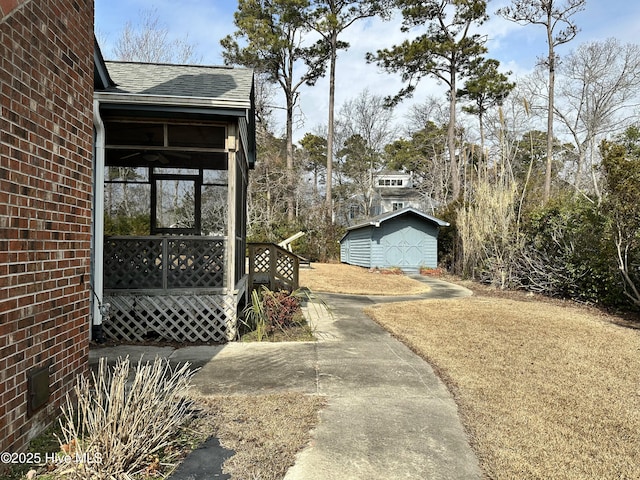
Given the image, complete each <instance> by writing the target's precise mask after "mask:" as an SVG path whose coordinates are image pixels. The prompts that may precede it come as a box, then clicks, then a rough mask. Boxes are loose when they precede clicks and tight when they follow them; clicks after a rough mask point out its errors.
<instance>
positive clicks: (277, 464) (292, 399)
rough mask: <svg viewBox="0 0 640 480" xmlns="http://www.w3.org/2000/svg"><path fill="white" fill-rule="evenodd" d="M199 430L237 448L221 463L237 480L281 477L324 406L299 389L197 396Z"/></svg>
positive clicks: (308, 434)
mask: <svg viewBox="0 0 640 480" xmlns="http://www.w3.org/2000/svg"><path fill="white" fill-rule="evenodd" d="M198 402H199V404H200V405H201V406H202V407H203V412H202V416H201V418H200V419H199V420H198V427H197V428H198V430H200V431H202V432H206V436H208V435H212V434H213V435H215V436H217V437H218V438H219V440H220V444H221V445H222V446H223V447H224V448H226V449H229V450H233V451H235V452H236V453H235V454H234V455H233V456H232V457H231V458H229V459H228V460H227V461H226V462H225V463H224V465H223V472H224V473H227V474H230V475H231V478H233V479H235V480H250V479H260V480H280V479H282V478H283V477H284V475H285V473H286V472H287V470H288V469H289V467H290V466H292V465H293V463H294V462H295V456H296V454H297V453H298V452H299V451H300V450H302V449H303V448H304V447H306V446H307V444H308V442H309V440H310V435H311V433H310V432H311V430H312V429H313V428H314V427H315V425H316V424H317V423H318V412H319V410H320V409H321V408H322V407H323V405H324V400H323V399H322V398H321V397H317V396H311V395H303V394H300V393H283V394H273V395H251V396H246V395H239V396H220V397H199V398H198Z"/></svg>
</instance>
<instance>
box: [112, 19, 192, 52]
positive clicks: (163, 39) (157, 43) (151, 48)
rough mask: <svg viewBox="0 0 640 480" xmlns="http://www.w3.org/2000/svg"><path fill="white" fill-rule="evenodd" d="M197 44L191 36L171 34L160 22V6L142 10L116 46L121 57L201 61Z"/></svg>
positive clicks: (125, 28) (125, 27) (128, 25)
mask: <svg viewBox="0 0 640 480" xmlns="http://www.w3.org/2000/svg"><path fill="white" fill-rule="evenodd" d="M195 51H196V47H195V45H194V44H192V43H190V42H189V40H188V37H186V36H185V37H184V38H171V35H170V32H169V29H168V27H167V26H166V25H163V24H162V23H160V19H159V18H158V11H157V9H149V10H143V11H141V12H140V21H139V22H138V23H136V24H134V23H132V22H130V21H129V22H127V23H126V24H125V25H124V28H123V30H122V33H121V35H120V38H118V40H117V42H116V45H115V47H114V54H115V56H116V58H117V59H118V60H124V61H128V62H148V63H177V64H186V63H191V64H194V63H200V62H201V61H202V57H200V56H198V55H196V53H195Z"/></svg>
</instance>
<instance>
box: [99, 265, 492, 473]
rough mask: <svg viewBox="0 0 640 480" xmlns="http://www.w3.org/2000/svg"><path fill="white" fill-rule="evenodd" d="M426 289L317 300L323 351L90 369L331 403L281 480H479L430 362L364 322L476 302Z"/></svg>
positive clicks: (297, 348) (183, 355) (245, 352)
mask: <svg viewBox="0 0 640 480" xmlns="http://www.w3.org/2000/svg"><path fill="white" fill-rule="evenodd" d="M420 280H421V281H426V282H428V283H429V284H430V285H431V286H432V290H431V292H429V294H425V295H420V296H418V297H416V296H413V297H406V298H398V297H378V296H350V295H333V294H331V295H330V294H321V295H320V296H319V297H320V298H321V299H322V300H323V301H324V303H325V304H326V305H327V306H328V307H329V310H330V312H329V311H327V309H326V308H325V306H324V305H323V304H322V303H321V302H318V301H312V302H310V303H309V304H308V305H307V307H306V308H305V313H306V315H307V317H308V318H309V319H310V321H311V322H312V323H313V324H314V325H315V326H316V335H317V337H318V338H319V340H318V341H317V342H305V343H294V342H287V343H229V344H226V345H222V346H202V347H199V346H195V347H185V348H179V349H172V348H169V347H162V348H158V347H155V348H154V347H137V346H136V347H131V346H127V347H124V346H122V347H112V348H97V349H94V350H92V351H91V352H90V356H91V357H92V360H93V361H97V360H96V359H97V358H98V357H99V356H105V355H106V356H109V357H110V358H114V357H117V356H119V355H126V354H128V355H129V356H130V357H131V358H133V359H135V358H136V357H137V356H139V355H140V354H141V353H143V354H144V356H145V357H146V358H150V359H151V358H153V357H154V356H155V355H160V356H164V357H167V358H169V359H170V360H171V361H175V362H181V361H189V362H191V363H193V364H195V365H197V366H200V367H201V370H200V371H199V372H198V373H197V374H196V376H195V377H194V380H193V384H194V386H195V387H196V388H197V389H198V390H199V391H201V392H202V393H203V394H212V393H215V394H223V395H224V394H243V393H248V394H255V393H259V394H262V393H272V392H278V391H298V392H304V393H307V394H313V395H323V396H325V397H326V398H327V401H328V404H327V407H326V408H325V409H324V410H323V411H322V412H321V414H320V423H319V425H318V426H317V428H316V429H315V431H314V432H313V435H312V441H311V443H310V445H309V446H308V447H307V448H306V449H305V450H303V451H302V452H301V453H300V454H299V455H298V459H297V461H296V463H295V465H294V466H293V467H292V468H291V469H290V470H289V472H288V473H287V475H286V477H285V480H316V479H317V480H320V479H322V480H326V479H338V478H339V479H341V480H350V479H354V480H355V479H358V480H359V479H362V480H365V479H366V480H375V479H388V478H394V479H396V478H398V479H399V478H406V479H416V480H418V479H420V480H422V479H455V480H458V479H465V480H466V479H475V478H481V476H482V475H481V472H480V469H479V467H478V462H477V460H476V458H475V455H474V453H473V451H472V450H471V448H470V447H469V444H468V441H467V437H466V435H465V432H464V431H463V429H462V425H461V423H460V419H459V416H458V412H457V406H456V404H455V402H454V401H453V398H452V396H451V394H450V393H449V392H448V390H447V389H446V387H445V386H444V385H443V383H442V382H441V381H440V380H439V379H438V378H437V377H436V376H435V374H434V372H433V370H432V369H431V367H430V366H429V365H428V364H427V363H426V362H425V361H423V360H422V359H421V358H420V357H418V356H417V355H415V354H414V353H412V352H411V351H410V350H409V349H408V348H407V347H405V346H404V345H403V344H402V343H400V342H399V341H397V340H395V339H394V338H393V337H391V335H389V334H388V333H387V332H386V331H385V330H384V329H382V328H381V327H380V326H378V325H377V324H376V323H375V322H373V321H372V320H370V319H369V318H368V317H366V316H365V315H364V314H363V312H362V309H363V308H364V307H366V306H368V305H372V304H374V303H378V302H388V301H400V300H405V299H414V300H415V299H416V298H451V297H457V296H466V295H470V293H471V292H469V291H468V290H466V289H464V288H462V287H458V286H456V285H452V284H448V283H446V282H442V281H439V280H435V279H426V278H424V277H420ZM187 460H188V459H187ZM183 478H189V479H192V480H196V479H197V478H209V477H197V476H194V475H191V476H188V477H183Z"/></svg>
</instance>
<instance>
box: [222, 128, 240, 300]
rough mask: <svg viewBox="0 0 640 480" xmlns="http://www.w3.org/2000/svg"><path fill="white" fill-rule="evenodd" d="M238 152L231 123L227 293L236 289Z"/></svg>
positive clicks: (228, 147) (229, 138) (228, 142)
mask: <svg viewBox="0 0 640 480" xmlns="http://www.w3.org/2000/svg"><path fill="white" fill-rule="evenodd" d="M236 150H237V137H236V125H235V124H232V123H230V124H229V126H228V133H227V152H228V165H227V169H228V171H227V175H228V185H229V188H228V189H227V204H228V205H229V210H228V212H227V249H226V250H227V259H226V262H225V263H226V274H227V292H228V293H233V292H234V290H235V288H236V285H235V283H236V235H237V232H236V228H237V225H236V217H237V215H236V211H237V210H236V209H237V208H238V205H236V198H237V196H236V189H237V188H238V185H236V181H237V174H236V169H237V168H238V167H237V164H236Z"/></svg>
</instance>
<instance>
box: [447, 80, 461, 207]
mask: <svg viewBox="0 0 640 480" xmlns="http://www.w3.org/2000/svg"><path fill="white" fill-rule="evenodd" d="M450 78H451V82H450V89H449V128H448V130H447V146H448V149H449V162H450V164H451V190H452V194H453V201H455V200H457V199H458V197H459V196H460V177H459V175H458V173H459V172H458V160H457V158H456V73H455V71H452V72H451V77H450Z"/></svg>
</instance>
